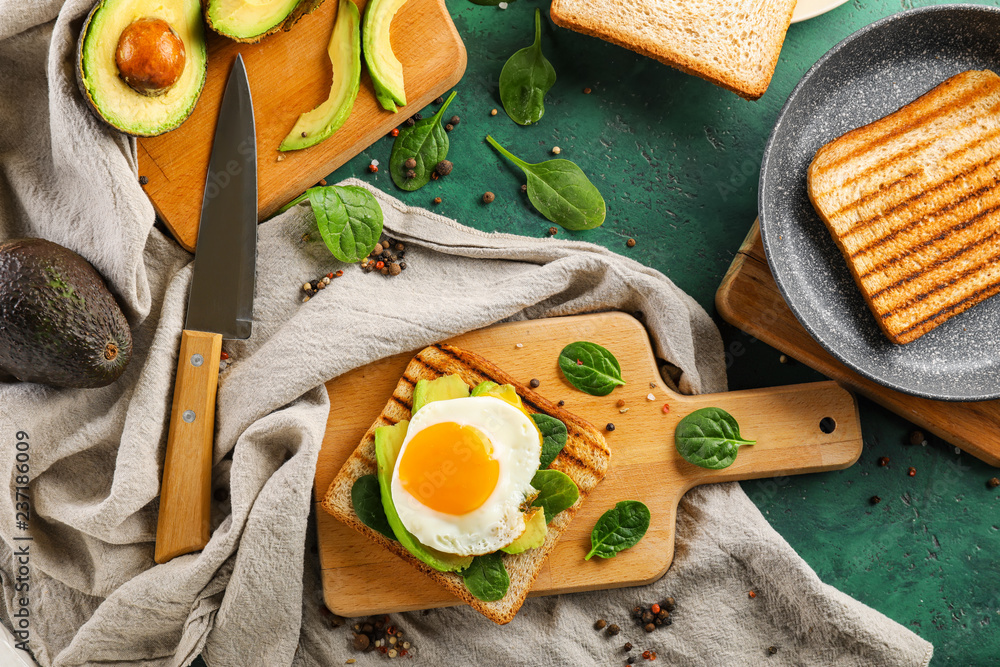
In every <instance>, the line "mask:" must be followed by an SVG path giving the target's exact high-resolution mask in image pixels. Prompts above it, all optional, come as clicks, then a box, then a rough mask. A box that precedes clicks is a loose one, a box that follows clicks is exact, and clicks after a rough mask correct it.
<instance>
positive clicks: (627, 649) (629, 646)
mask: <svg viewBox="0 0 1000 667" xmlns="http://www.w3.org/2000/svg"><path fill="white" fill-rule="evenodd" d="M623 648H624V649H625V650H626V651H631V650H632V642H625V646H624V647H623Z"/></svg>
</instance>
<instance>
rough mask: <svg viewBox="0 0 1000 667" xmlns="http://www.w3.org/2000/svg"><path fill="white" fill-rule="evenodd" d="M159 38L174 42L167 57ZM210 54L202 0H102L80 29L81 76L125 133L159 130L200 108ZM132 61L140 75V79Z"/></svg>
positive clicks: (107, 117) (83, 86) (103, 112)
mask: <svg viewBox="0 0 1000 667" xmlns="http://www.w3.org/2000/svg"><path fill="white" fill-rule="evenodd" d="M164 26H166V28H165V29H164ZM144 27H154V28H155V27H158V28H160V29H159V30H156V29H154V30H152V31H144V30H141V29H142V28H144ZM161 42H162V43H166V44H170V45H171V46H172V47H174V48H173V49H172V51H171V53H172V57H170V58H168V59H166V60H164V59H163V57H162V53H161V52H160V45H161ZM206 62H207V60H206V55H205V34H204V28H203V26H202V21H201V3H200V1H199V0H176V1H175V2H154V1H153V0H101V1H100V2H98V3H97V5H96V6H95V7H94V9H93V10H91V12H90V15H89V16H87V19H86V21H85V22H84V24H83V30H82V31H81V33H80V41H79V43H78V48H77V66H76V73H77V82H78V83H79V86H80V91H81V92H82V93H83V96H84V98H85V99H86V100H87V103H88V104H89V106H90V108H91V110H92V111H93V112H94V113H95V114H96V115H97V116H98V117H99V118H100V119H102V120H103V121H105V122H106V123H108V124H109V125H111V126H112V127H114V128H115V129H117V130H120V131H121V132H125V133H126V134H130V135H133V136H137V137H154V136H156V135H159V134H163V133H164V132H169V131H170V130H173V129H174V128H176V127H177V126H179V125H180V124H181V123H183V122H184V120H185V119H186V118H187V117H188V116H189V115H191V112H192V111H194V107H195V104H196V103H197V102H198V98H199V97H200V96H201V89H202V86H203V85H204V83H205V72H206V69H205V67H206ZM120 64H121V65H122V67H121V68H120V67H119V65H120ZM133 68H134V69H135V70H136V72H135V73H139V74H141V75H142V76H140V77H139V80H138V81H137V80H136V79H134V78H133V77H132V76H131V75H132V74H133V73H134V72H132V71H131V70H132V69H133ZM126 81H128V82H126Z"/></svg>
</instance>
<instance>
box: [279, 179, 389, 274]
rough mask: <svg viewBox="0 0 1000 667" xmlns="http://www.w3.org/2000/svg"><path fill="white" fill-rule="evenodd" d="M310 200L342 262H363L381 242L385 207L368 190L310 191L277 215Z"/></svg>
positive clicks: (332, 249) (328, 242)
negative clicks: (383, 208) (383, 209)
mask: <svg viewBox="0 0 1000 667" xmlns="http://www.w3.org/2000/svg"><path fill="white" fill-rule="evenodd" d="M307 199H308V200H309V204H310V206H312V211H313V216H315V218H316V226H317V227H318V228H319V234H320V236H322V237H323V242H324V243H325V244H326V247H327V248H329V250H330V253H332V254H333V256H334V257H336V258H337V259H339V260H340V261H341V262H360V261H361V260H362V258H364V257H367V256H368V253H370V252H371V251H372V249H373V248H374V247H375V244H376V243H378V240H379V237H380V236H381V235H382V207H381V206H379V203H378V200H377V199H375V196H374V195H373V194H372V193H370V192H368V190H365V189H364V188H362V187H359V186H357V185H345V186H340V185H327V186H323V187H316V188H309V189H308V190H306V191H305V192H304V193H302V194H301V195H299V196H298V197H296V198H295V199H293V200H292V201H290V202H288V203H287V204H285V205H284V206H283V207H282V208H281V210H280V211H278V212H279V213H283V212H285V211H287V210H288V209H290V208H291V207H293V206H295V205H296V204H298V203H300V202H302V201H305V200H307Z"/></svg>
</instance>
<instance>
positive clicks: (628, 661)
mask: <svg viewBox="0 0 1000 667" xmlns="http://www.w3.org/2000/svg"><path fill="white" fill-rule="evenodd" d="M625 662H627V663H628V664H630V665H631V664H632V663H633V662H635V656H634V655H630V656H629V657H628V660H626V661H625Z"/></svg>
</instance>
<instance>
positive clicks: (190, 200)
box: [138, 0, 466, 251]
mask: <svg viewBox="0 0 1000 667" xmlns="http://www.w3.org/2000/svg"><path fill="white" fill-rule="evenodd" d="M366 2H367V0H357V4H358V6H359V8H360V9H362V10H364V5H365V4H366ZM336 8H337V2H335V1H334V0H330V1H328V2H324V3H323V5H322V6H321V7H320V8H319V9H318V10H316V11H315V12H313V13H312V14H309V15H307V16H305V17H303V18H302V19H301V20H300V21H299V22H298V23H297V24H296V25H295V27H294V28H293V29H292V30H291V31H289V32H279V33H276V34H274V35H272V36H270V37H267V38H266V39H264V40H263V41H262V42H260V43H259V44H239V43H237V42H233V41H230V40H228V39H225V38H223V37H221V36H219V35H217V34H215V33H213V32H212V31H210V30H209V31H207V33H208V34H207V39H208V75H207V78H206V80H205V88H204V90H203V91H202V94H201V99H199V101H198V106H197V107H196V108H195V110H194V112H193V113H192V114H191V117H190V118H188V119H187V120H186V121H185V122H184V124H183V125H181V127H179V128H178V129H176V130H174V131H173V132H168V133H166V134H164V135H161V136H159V137H148V138H144V139H140V140H139V142H138V149H139V174H140V175H142V176H145V177H147V178H148V179H149V182H148V183H147V184H146V186H145V190H146V194H147V195H149V198H150V200H152V202H153V207H154V208H155V209H156V212H157V213H158V214H159V216H160V217H161V218H162V219H163V221H164V222H165V223H166V225H167V227H168V228H169V229H170V231H171V232H172V233H173V235H174V237H175V238H176V239H177V241H178V242H179V243H180V244H181V245H182V246H184V247H185V248H186V249H188V250H191V251H193V250H194V247H195V243H196V240H197V237H198V221H199V218H200V215H201V200H202V195H203V193H204V191H205V176H206V174H207V173H208V161H209V157H210V155H211V150H212V139H213V137H214V136H215V125H216V119H217V118H218V114H219V105H220V104H221V102H222V93H223V91H224V89H225V84H226V79H227V77H228V75H229V70H230V68H231V66H232V63H233V61H234V60H235V58H236V54H237V53H241V54H243V60H244V62H245V63H246V68H247V75H248V77H249V79H250V89H251V92H252V94H253V102H254V115H255V120H256V123H257V178H258V188H257V207H258V211H259V216H258V217H259V219H261V220H263V219H265V218H267V217H268V216H270V215H272V214H274V212H275V211H277V210H278V209H279V208H280V207H281V206H282V205H283V204H285V203H286V202H288V201H289V200H290V199H292V198H293V197H295V196H297V195H298V194H300V193H301V192H302V191H303V190H305V189H306V188H308V187H310V186H312V185H315V184H316V183H317V182H318V181H319V180H320V179H321V178H323V177H324V176H326V175H327V174H329V173H330V172H331V171H333V170H335V169H336V168H337V167H339V166H340V165H342V164H344V163H345V162H347V161H348V160H349V159H351V158H352V157H354V156H355V155H357V154H358V153H360V152H361V151H363V150H364V149H366V148H367V147H368V146H370V145H372V144H373V143H375V141H377V140H378V139H380V138H382V137H384V136H385V135H386V134H388V133H389V131H390V130H391V129H392V128H394V127H396V126H397V125H399V124H400V123H402V122H403V120H405V119H406V118H407V117H409V116H411V115H412V114H413V113H415V112H417V111H419V110H420V109H421V108H423V107H424V106H426V105H427V104H429V103H430V102H431V101H432V100H433V99H434V98H436V97H438V96H439V95H440V94H441V93H443V92H444V91H446V90H448V89H449V88H451V87H452V86H453V85H455V84H456V83H458V81H459V80H460V79H461V78H462V74H464V73H465V66H466V53H465V45H464V44H463V43H462V40H461V38H460V37H459V36H458V31H457V30H456V29H455V25H454V23H452V20H451V17H450V16H449V14H448V9H447V7H446V6H445V3H444V0H409V1H408V2H407V3H406V4H404V5H403V7H402V9H400V10H399V13H398V14H397V15H396V17H395V19H394V20H393V22H392V31H391V33H390V38H391V41H392V48H393V51H394V52H395V53H396V56H397V57H398V58H399V60H400V62H402V63H403V73H404V76H405V82H406V99H407V101H408V102H409V104H408V105H407V106H406V107H404V108H402V109H401V110H400V111H399V113H396V114H393V113H389V112H388V111H385V110H383V109H382V108H381V107H380V106H379V105H378V102H377V101H376V99H375V93H374V91H373V90H372V84H371V80H370V78H369V77H368V74H367V71H366V72H365V73H364V74H363V75H362V77H361V91H360V92H359V93H358V97H357V100H356V101H355V103H354V108H353V110H352V112H351V116H350V118H349V119H348V120H347V122H346V123H345V124H344V126H343V127H341V128H340V129H339V130H338V131H337V132H336V133H335V134H334V135H333V136H332V137H330V138H329V139H327V140H326V141H324V142H323V143H321V144H318V145H316V146H313V147H311V148H307V149H304V150H301V151H292V152H290V153H285V154H284V155H285V159H284V160H282V161H281V162H278V160H277V159H278V155H279V152H278V146H279V145H280V144H281V140H282V139H284V138H285V135H286V134H288V132H289V130H291V128H292V126H293V125H294V124H295V121H296V119H297V118H298V117H299V114H301V113H303V112H306V111H309V110H311V109H313V108H314V107H316V106H317V105H318V104H320V103H321V102H323V101H324V100H326V97H327V95H328V94H329V92H330V77H331V73H330V70H331V68H330V58H329V56H328V55H327V46H328V44H329V41H330V32H331V30H332V29H333V21H334V18H335V16H336Z"/></svg>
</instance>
